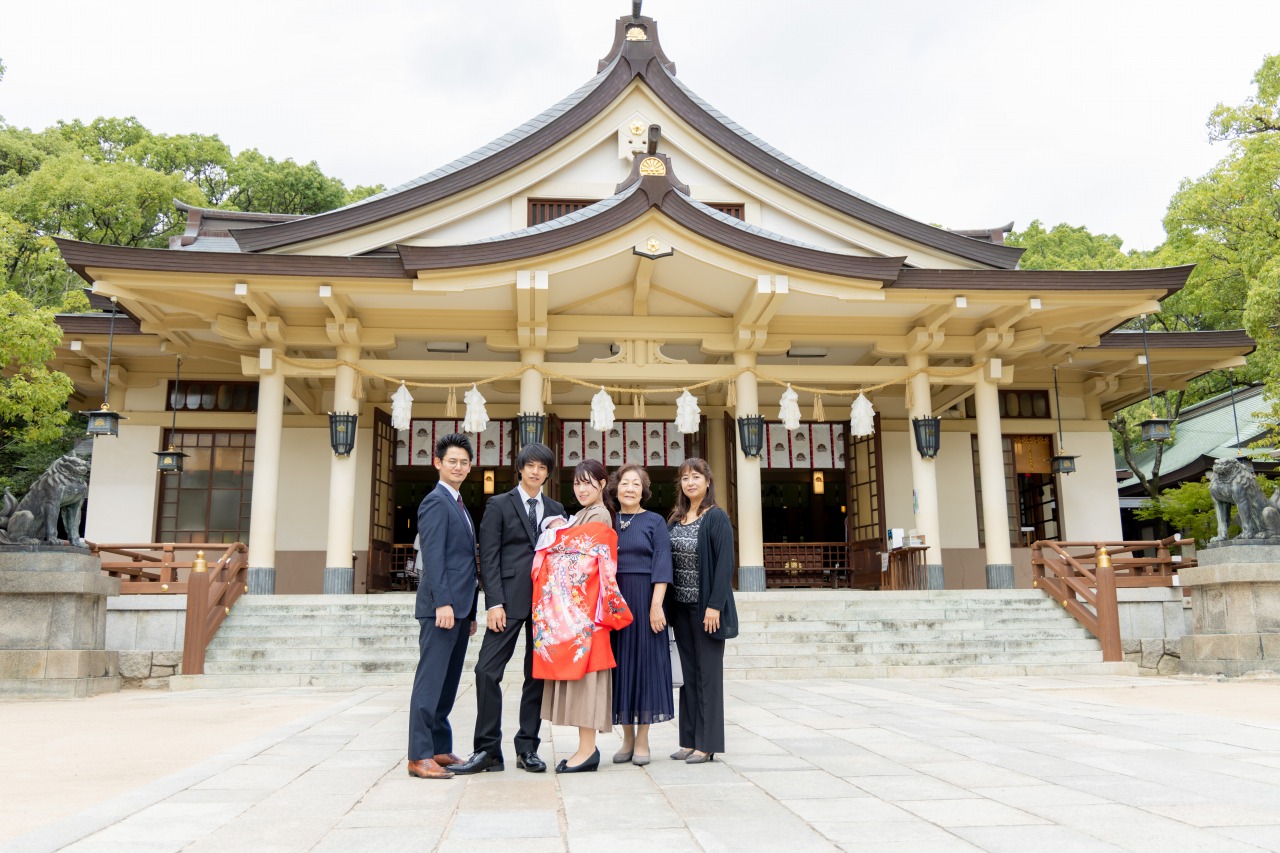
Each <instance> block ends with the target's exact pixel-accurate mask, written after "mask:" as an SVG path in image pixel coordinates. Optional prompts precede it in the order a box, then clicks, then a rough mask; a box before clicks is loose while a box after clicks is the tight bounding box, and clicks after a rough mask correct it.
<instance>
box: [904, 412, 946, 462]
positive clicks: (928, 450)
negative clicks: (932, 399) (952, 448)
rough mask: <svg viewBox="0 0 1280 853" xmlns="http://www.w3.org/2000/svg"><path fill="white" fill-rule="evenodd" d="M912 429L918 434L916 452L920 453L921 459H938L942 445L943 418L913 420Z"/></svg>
mask: <svg viewBox="0 0 1280 853" xmlns="http://www.w3.org/2000/svg"><path fill="white" fill-rule="evenodd" d="M911 429H912V430H913V431H914V432H915V434H916V450H918V451H919V452H920V458H922V459H933V458H934V457H936V456H937V455H938V448H939V446H940V445H941V444H942V418H935V417H923V418H912V419H911Z"/></svg>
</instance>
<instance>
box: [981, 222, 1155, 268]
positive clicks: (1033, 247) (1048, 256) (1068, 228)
mask: <svg viewBox="0 0 1280 853" xmlns="http://www.w3.org/2000/svg"><path fill="white" fill-rule="evenodd" d="M1005 242H1006V243H1008V244H1009V245H1011V246H1020V247H1022V248H1024V249H1026V251H1025V252H1023V253H1022V257H1021V259H1019V261H1018V266H1019V267H1020V268H1021V269H1024V270H1122V269H1126V268H1128V267H1129V265H1130V256H1129V255H1126V254H1125V253H1124V251H1123V249H1122V246H1123V245H1124V243H1123V241H1122V240H1121V239H1120V238H1119V237H1117V236H1116V235H1114V234H1094V233H1092V232H1090V231H1089V229H1087V228H1084V227H1083V226H1078V225H1068V224H1067V223H1065V222H1063V223H1060V224H1058V225H1055V226H1053V227H1052V228H1050V229H1047V230H1046V229H1045V227H1044V225H1043V224H1042V223H1041V222H1040V220H1039V219H1035V220H1032V222H1031V224H1030V225H1028V226H1027V227H1026V230H1024V231H1015V232H1013V233H1011V234H1010V235H1009V237H1008V239H1007V240H1006V241H1005Z"/></svg>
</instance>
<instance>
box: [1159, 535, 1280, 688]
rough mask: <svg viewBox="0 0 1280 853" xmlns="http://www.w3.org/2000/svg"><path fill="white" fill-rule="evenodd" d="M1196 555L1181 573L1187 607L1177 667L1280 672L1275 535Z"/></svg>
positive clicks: (1203, 671) (1279, 565)
mask: <svg viewBox="0 0 1280 853" xmlns="http://www.w3.org/2000/svg"><path fill="white" fill-rule="evenodd" d="M1199 559H1200V565H1199V566H1198V567H1196V568H1194V569H1184V570H1183V571H1182V573H1181V574H1182V583H1183V584H1184V585H1185V586H1187V587H1188V588H1190V589H1191V608H1192V626H1191V628H1192V630H1191V636H1189V637H1187V641H1186V643H1185V644H1184V648H1183V657H1182V671H1183V672H1185V673H1190V674H1195V675H1226V676H1240V675H1249V674H1252V673H1259V674H1261V673H1269V674H1278V673H1280V540H1244V541H1241V540H1233V541H1231V542H1225V543H1223V544H1221V545H1218V546H1216V547H1211V548H1206V549H1204V550H1202V551H1200V553H1199Z"/></svg>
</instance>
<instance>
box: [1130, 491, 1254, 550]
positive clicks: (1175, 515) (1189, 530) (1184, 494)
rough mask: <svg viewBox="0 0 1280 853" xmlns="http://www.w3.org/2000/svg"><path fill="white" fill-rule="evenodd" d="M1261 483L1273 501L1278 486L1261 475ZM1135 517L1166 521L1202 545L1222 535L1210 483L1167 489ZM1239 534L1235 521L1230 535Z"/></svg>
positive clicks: (1142, 508) (1138, 509) (1137, 511)
mask: <svg viewBox="0 0 1280 853" xmlns="http://www.w3.org/2000/svg"><path fill="white" fill-rule="evenodd" d="M1257 479H1258V487H1259V488H1261V489H1262V493H1263V494H1264V495H1267V496H1268V497H1270V496H1271V494H1272V493H1273V492H1274V491H1275V489H1276V484H1275V482H1273V481H1271V480H1268V479H1267V478H1266V477H1263V476H1261V475H1259V476H1258V478H1257ZM1134 515H1136V516H1137V517H1138V518H1141V519H1145V520H1148V521H1157V520H1158V521H1164V522H1166V523H1167V524H1168V525H1169V527H1170V528H1171V529H1173V530H1177V531H1178V532H1179V533H1181V534H1182V535H1183V536H1187V537H1190V538H1193V539H1195V540H1196V541H1197V542H1198V543H1201V544H1204V543H1207V542H1208V541H1209V540H1210V539H1212V538H1213V537H1214V536H1217V535H1218V518H1217V515H1216V514H1215V513H1214V509H1213V498H1211V497H1210V496H1209V481H1208V480H1207V479H1200V480H1198V481H1196V482H1194V483H1183V484H1182V485H1180V486H1178V487H1177V488H1176V489H1165V490H1164V492H1163V493H1161V494H1160V496H1159V497H1157V498H1156V499H1154V500H1152V501H1150V502H1148V503H1145V504H1143V505H1142V506H1140V507H1138V508H1137V509H1136V510H1134ZM1239 532H1240V525H1239V523H1238V521H1232V523H1231V528H1230V532H1229V533H1228V535H1230V536H1235V535H1236V534H1237V533H1239Z"/></svg>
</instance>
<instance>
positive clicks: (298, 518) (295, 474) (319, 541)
mask: <svg viewBox="0 0 1280 853" xmlns="http://www.w3.org/2000/svg"><path fill="white" fill-rule="evenodd" d="M361 432H363V430H361ZM331 456H333V450H332V449H331V448H330V447H329V430H328V428H327V427H326V428H323V429H289V428H285V430H284V435H283V436H282V438H281V442H280V498H279V503H278V504H277V509H276V550H279V551H321V552H323V551H324V550H325V543H326V541H327V539H326V533H325V531H326V529H327V526H328V516H329V457H331ZM366 488H367V487H366ZM356 505H357V506H360V504H358V503H357V504H356ZM364 506H365V507H368V504H367V503H366V504H365V505H364ZM249 535H250V536H252V535H253V532H252V531H250V533H249Z"/></svg>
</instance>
